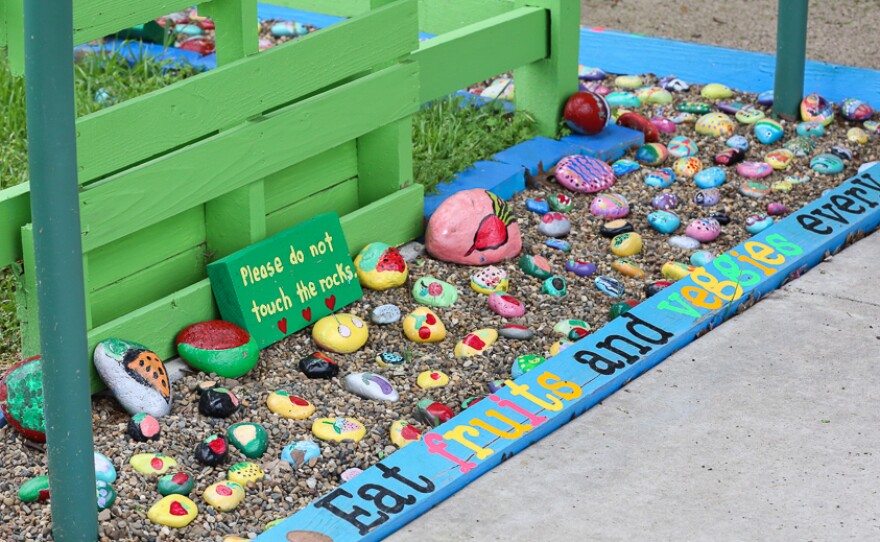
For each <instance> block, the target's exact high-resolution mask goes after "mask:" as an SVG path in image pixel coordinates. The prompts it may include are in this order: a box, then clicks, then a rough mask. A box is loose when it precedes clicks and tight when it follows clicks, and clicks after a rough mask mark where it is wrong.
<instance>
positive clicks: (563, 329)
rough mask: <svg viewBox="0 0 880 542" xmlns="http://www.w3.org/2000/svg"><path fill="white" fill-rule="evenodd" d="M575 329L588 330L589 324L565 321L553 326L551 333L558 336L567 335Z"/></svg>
mask: <svg viewBox="0 0 880 542" xmlns="http://www.w3.org/2000/svg"><path fill="white" fill-rule="evenodd" d="M575 328H582V329H586V330H587V331H589V330H590V324H589V323H587V322H585V321H583V320H574V319H565V320H560V321H558V322H556V324H554V325H553V332H554V333H558V334H560V335H566V336H567V335H568V334H569V333H571V331H572V330H573V329H575Z"/></svg>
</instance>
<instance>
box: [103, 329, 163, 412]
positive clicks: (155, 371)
mask: <svg viewBox="0 0 880 542" xmlns="http://www.w3.org/2000/svg"><path fill="white" fill-rule="evenodd" d="M94 361H95V369H97V371H98V374H99V375H101V379H102V380H103V381H104V383H105V384H107V387H108V388H110V390H111V391H112V392H113V395H114V397H116V400H117V401H119V403H120V404H121V405H122V406H123V408H125V410H127V411H128V413H129V414H132V415H134V414H139V413H141V412H143V413H145V414H149V415H151V416H154V417H156V418H161V417H162V416H165V415H166V414H168V413H169V412H171V382H170V381H169V380H168V374H167V373H166V372H165V365H164V364H163V363H162V360H160V359H159V356H157V355H156V354H154V353H153V352H151V351H150V350H148V349H147V347H146V346H143V345H140V344H137V343H133V342H128V341H123V340H121V339H106V340H104V341H101V342H100V343H98V346H97V347H96V348H95V355H94Z"/></svg>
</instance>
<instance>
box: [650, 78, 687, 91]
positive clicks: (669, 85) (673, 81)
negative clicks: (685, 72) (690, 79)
mask: <svg viewBox="0 0 880 542" xmlns="http://www.w3.org/2000/svg"><path fill="white" fill-rule="evenodd" d="M657 84H658V85H660V86H661V87H663V88H665V89H666V90H669V91H672V92H687V91H688V90H690V89H691V86H690V85H689V84H687V82H686V81H684V80H682V79H679V78H678V77H675V76H674V75H667V76H665V77H662V78H660V81H659V82H658V83H657Z"/></svg>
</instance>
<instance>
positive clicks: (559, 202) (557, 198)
mask: <svg viewBox="0 0 880 542" xmlns="http://www.w3.org/2000/svg"><path fill="white" fill-rule="evenodd" d="M547 201H548V203H549V204H550V209H552V210H553V211H556V212H558V213H567V212H569V211H571V210H572V209H574V201H573V200H572V199H571V196H567V195H565V194H551V195H550V197H549V198H548V199H547Z"/></svg>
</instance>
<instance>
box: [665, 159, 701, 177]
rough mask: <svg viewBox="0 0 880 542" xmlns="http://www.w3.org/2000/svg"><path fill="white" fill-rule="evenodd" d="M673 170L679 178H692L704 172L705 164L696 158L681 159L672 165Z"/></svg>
mask: <svg viewBox="0 0 880 542" xmlns="http://www.w3.org/2000/svg"><path fill="white" fill-rule="evenodd" d="M672 170H673V171H675V174H676V175H678V176H679V177H685V178H690V177H693V176H694V175H696V174H697V173H699V172H701V171H702V170H703V163H702V162H700V159H699V158H697V157H696V156H688V157H687V158H679V159H678V160H676V161H675V163H674V164H672Z"/></svg>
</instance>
